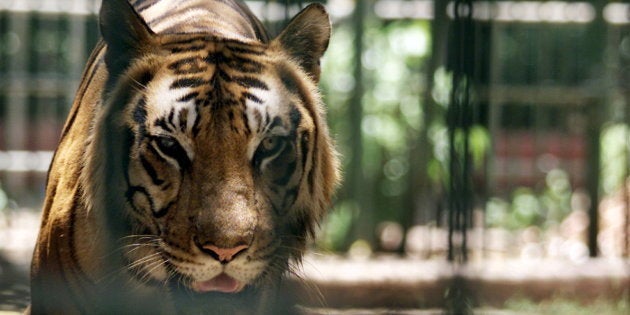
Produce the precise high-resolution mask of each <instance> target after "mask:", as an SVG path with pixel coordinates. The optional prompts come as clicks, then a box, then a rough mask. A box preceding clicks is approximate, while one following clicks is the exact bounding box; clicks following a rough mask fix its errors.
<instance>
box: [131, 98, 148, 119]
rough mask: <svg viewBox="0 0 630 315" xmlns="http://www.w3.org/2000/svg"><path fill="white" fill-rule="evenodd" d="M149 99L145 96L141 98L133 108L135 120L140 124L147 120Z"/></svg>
mask: <svg viewBox="0 0 630 315" xmlns="http://www.w3.org/2000/svg"><path fill="white" fill-rule="evenodd" d="M146 106H147V100H146V98H145V97H144V96H142V97H141V98H140V100H139V101H138V104H136V107H135V108H134V110H133V120H134V121H135V122H136V123H138V124H144V123H145V122H146V121H147V108H146Z"/></svg>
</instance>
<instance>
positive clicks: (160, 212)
mask: <svg viewBox="0 0 630 315" xmlns="http://www.w3.org/2000/svg"><path fill="white" fill-rule="evenodd" d="M173 204H175V201H171V202H169V203H168V204H167V205H166V206H165V207H164V208H162V209H160V210H158V211H154V212H153V216H154V217H156V218H158V219H159V218H161V217H163V216H165V215H166V214H167V213H168V210H169V209H170V208H171V207H172V206H173Z"/></svg>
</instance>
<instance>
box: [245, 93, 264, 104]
mask: <svg viewBox="0 0 630 315" xmlns="http://www.w3.org/2000/svg"><path fill="white" fill-rule="evenodd" d="M241 95H242V96H243V98H246V99H248V100H250V101H252V102H254V103H258V104H262V103H263V101H262V100H261V99H260V98H258V97H257V96H256V95H254V94H252V93H249V92H243V94H241Z"/></svg>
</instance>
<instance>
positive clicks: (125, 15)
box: [99, 0, 155, 72]
mask: <svg viewBox="0 0 630 315" xmlns="http://www.w3.org/2000/svg"><path fill="white" fill-rule="evenodd" d="M99 25H100V28H101V35H102V36H103V40H104V41H105V43H106V44H107V53H106V55H105V63H106V64H107V66H108V68H109V70H110V72H111V71H114V72H117V71H121V70H124V69H125V68H126V67H127V66H128V65H129V61H130V60H132V59H134V57H136V56H138V55H139V54H141V53H142V51H143V50H144V49H146V48H147V47H149V46H150V44H151V43H152V40H153V36H154V35H155V33H153V31H151V29H150V28H149V26H148V25H147V24H146V23H145V22H144V20H143V19H142V17H141V16H140V15H138V13H137V12H136V11H135V10H134V8H133V6H132V5H131V4H130V3H129V2H128V1H127V0H103V1H102V4H101V11H100V13H99Z"/></svg>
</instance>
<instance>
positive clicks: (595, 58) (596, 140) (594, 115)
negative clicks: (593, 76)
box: [586, 0, 609, 257]
mask: <svg viewBox="0 0 630 315" xmlns="http://www.w3.org/2000/svg"><path fill="white" fill-rule="evenodd" d="M606 2H607V1H605V0H598V1H593V6H594V7H595V12H603V9H604V6H605V5H606ZM606 33H607V27H606V22H605V21H604V18H603V16H601V15H600V14H598V15H597V16H596V17H595V20H594V21H593V22H592V23H591V24H590V25H589V26H588V29H587V34H586V39H587V41H588V42H589V43H591V45H590V47H592V49H591V50H588V51H587V52H586V53H587V56H586V58H588V61H590V63H591V64H592V65H598V66H600V67H602V68H604V67H603V63H604V57H605V56H604V54H603V53H602V51H603V49H601V48H602V47H606ZM608 74H609V73H606V77H605V78H604V83H605V84H604V85H602V87H604V89H603V90H600V91H597V92H598V93H599V95H598V96H597V97H595V98H594V99H593V100H592V101H591V102H589V104H588V105H587V106H588V108H587V111H588V113H589V120H588V130H587V135H586V137H587V143H588V157H587V165H588V166H589V168H588V173H587V187H588V192H589V197H590V199H591V204H590V208H589V227H588V250H589V256H590V257H597V256H598V255H599V248H598V244H597V235H598V234H599V199H600V191H599V187H600V178H599V177H600V175H601V172H600V170H601V160H600V155H601V150H600V136H601V129H602V118H603V117H602V114H603V112H604V110H602V108H603V107H604V106H605V99H606V94H607V93H608V92H609V91H607V90H605V89H606V88H608V86H607V85H606V84H607V83H608V82H607V81H608V80H606V79H608V78H609V77H608Z"/></svg>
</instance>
